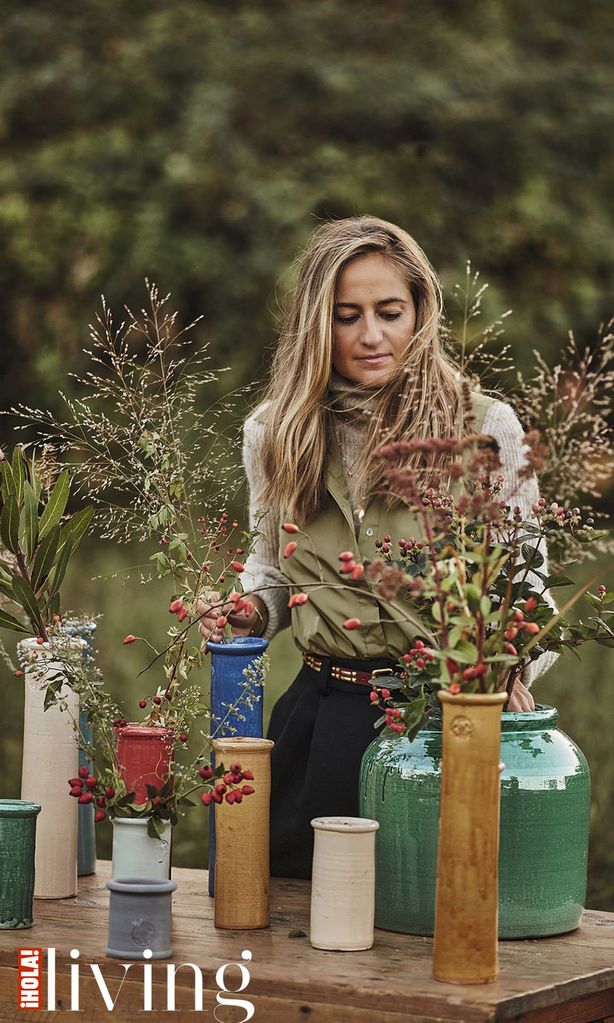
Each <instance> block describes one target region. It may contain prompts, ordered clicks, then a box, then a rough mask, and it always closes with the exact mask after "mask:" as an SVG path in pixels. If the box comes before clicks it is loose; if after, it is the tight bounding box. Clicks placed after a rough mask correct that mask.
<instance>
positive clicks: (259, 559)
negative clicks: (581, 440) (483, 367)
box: [241, 401, 558, 686]
mask: <svg viewBox="0 0 614 1023" xmlns="http://www.w3.org/2000/svg"><path fill="white" fill-rule="evenodd" d="M258 411H260V410H259V409H257V410H256V411H255V412H254V413H253V414H252V415H251V416H249V418H248V419H247V420H246V422H245V426H244V431H243V463H244V466H245V472H246V475H247V481H248V484H249V492H250V501H249V517H250V528H251V527H253V526H254V524H255V522H256V520H257V518H258V515H260V516H261V517H260V518H259V523H258V529H259V531H260V532H261V533H262V536H261V537H260V538H259V539H258V542H257V544H256V547H255V549H254V550H253V552H252V553H251V554H250V556H249V558H248V559H247V561H246V563H245V571H244V572H243V574H242V576H241V582H242V585H243V589H244V591H245V592H249V591H253V590H255V589H258V590H259V594H258V595H259V596H260V597H261V598H262V600H263V601H264V603H265V604H266V607H267V610H268V613H269V621H268V626H267V630H266V632H265V637H266V638H267V639H272V637H273V636H275V635H276V633H277V632H279V631H280V630H281V629H285V628H286V627H287V626H288V625H289V624H290V611H289V609H288V598H289V595H290V590H289V588H288V580H287V579H286V577H285V575H284V574H283V572H282V571H281V569H280V567H279V561H278V548H279V530H280V527H281V522H280V521H279V519H278V518H276V516H275V515H274V514H273V513H272V512H270V511H265V512H264V515H262V514H261V509H259V508H258V505H257V503H256V501H255V497H254V495H256V494H258V493H259V492H260V490H261V489H262V485H263V471H262V464H261V460H260V449H261V444H262V437H263V432H264V425H263V424H262V423H260V422H258V421H257V420H256V418H255V416H256V415H257V413H258ZM337 428H338V436H339V441H340V444H341V450H342V454H343V461H344V463H345V464H347V465H352V463H353V462H354V460H355V458H356V455H357V453H358V454H359V453H360V450H359V444H360V434H359V433H358V435H357V431H356V430H355V429H354V428H350V429H348V428H346V427H345V426H344V424H343V423H342V422H341V421H340V422H339V423H338V427H337ZM482 432H483V433H486V434H489V435H490V436H491V437H494V438H495V440H496V441H497V443H498V445H499V458H500V461H501V470H500V471H501V473H502V474H503V476H504V477H505V484H504V489H503V491H502V494H501V500H505V501H506V502H507V503H508V504H511V505H512V507H514V506H515V505H518V506H519V508H520V510H521V512H522V516H523V518H526V519H530V518H531V517H532V515H533V513H532V507H533V505H534V504H535V502H536V501H537V499H538V497H539V491H538V486H537V479H536V478H535V476H531V477H530V478H528V479H524V480H521V479H520V478H519V471H520V469H521V468H522V466H523V465H524V463H525V452H524V450H523V448H524V445H523V438H524V431H523V429H522V426H521V425H520V422H519V420H518V419H517V417H516V415H515V413H514V411H513V410H512V408H511V407H510V406H509V405H506V404H505V403H504V402H502V401H494V402H493V403H492V405H490V407H489V408H488V410H487V412H486V415H485V417H484V422H483V426H482ZM348 487H349V492H350V496H351V497H352V496H355V495H353V494H352V479H350V478H349V479H348ZM257 513H258V514H257ZM540 551H541V553H542V554H543V556H544V565H543V568H542V571H543V573H544V574H547V573H548V558H547V551H546V549H545V545H544V544H542V546H541V547H540ZM531 575H532V573H529V576H528V578H529V580H531ZM532 581H533V582H537V581H538V580H537V579H536V578H535V576H533V579H532ZM271 586H275V587H278V588H276V589H269V590H266V589H264V590H262V587H271ZM544 596H545V598H546V599H547V600H548V602H549V603H550V604H551V605H552V606H553V607H554V608H556V604H555V601H554V599H553V598H552V596H551V594H550V593H549V592H548V591H546V593H545V594H544ZM557 657H558V654H556V653H551V652H546V653H545V654H542V656H541V657H538V658H537V659H536V660H535V661H533V662H531V663H530V664H528V665H527V667H526V668H525V669H524V671H523V673H522V681H523V682H524V684H525V685H526V686H530V685H531V683H532V682H533V681H534V680H535V679H536V678H538V677H539V676H540V675H543V674H544V672H545V671H547V670H548V668H550V667H551V666H552V665H553V664H554V662H555V661H556V659H557Z"/></svg>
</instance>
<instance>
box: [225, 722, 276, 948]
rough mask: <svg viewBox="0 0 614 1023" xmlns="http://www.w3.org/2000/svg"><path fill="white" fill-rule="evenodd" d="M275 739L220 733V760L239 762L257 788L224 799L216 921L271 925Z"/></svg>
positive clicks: (246, 926)
mask: <svg viewBox="0 0 614 1023" xmlns="http://www.w3.org/2000/svg"><path fill="white" fill-rule="evenodd" d="M273 745H274V744H273V742H272V741H271V740H270V739H251V738H241V737H235V738H232V739H215V740H214V742H213V749H214V750H215V763H216V766H219V765H220V764H222V763H223V764H224V767H226V768H228V767H229V766H230V764H231V763H233V762H239V763H240V764H241V766H242V767H243V768H244V769H245V768H249V770H250V771H252V772H253V774H254V781H253V783H251V784H252V787H253V788H254V790H255V791H254V792H253V793H252V794H251V795H248V796H245V797H244V798H243V801H242V802H241V803H240V804H233V805H232V806H230V805H229V804H228V803H226V802H225V801H224V802H222V803H220V804H219V805H218V806H217V807H216V814H215V846H216V853H215V907H214V923H215V926H216V927H222V928H224V929H228V930H252V929H254V928H258V927H268V926H269V882H270V854H269V812H270V801H271V750H272V749H273Z"/></svg>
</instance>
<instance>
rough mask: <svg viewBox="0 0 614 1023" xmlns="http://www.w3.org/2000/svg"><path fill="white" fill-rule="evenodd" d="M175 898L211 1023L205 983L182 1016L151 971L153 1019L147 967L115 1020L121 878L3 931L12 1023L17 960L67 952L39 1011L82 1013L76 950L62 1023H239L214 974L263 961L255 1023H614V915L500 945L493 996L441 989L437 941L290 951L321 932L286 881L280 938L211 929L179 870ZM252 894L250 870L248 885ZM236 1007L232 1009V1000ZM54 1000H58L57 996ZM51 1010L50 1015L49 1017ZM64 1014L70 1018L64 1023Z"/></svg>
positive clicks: (276, 919) (187, 981) (201, 876)
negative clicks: (114, 897)
mask: <svg viewBox="0 0 614 1023" xmlns="http://www.w3.org/2000/svg"><path fill="white" fill-rule="evenodd" d="M173 876H174V878H175V880H176V881H177V885H178V887H177V891H176V892H175V896H174V909H173V956H172V959H171V960H169V961H168V962H169V963H173V964H175V965H178V964H180V963H186V962H187V963H194V964H196V965H198V966H200V968H201V970H202V974H203V983H204V988H205V994H204V1007H203V1011H202V1012H198V1013H196V1012H195V1011H194V971H193V970H192V969H189V968H187V969H183V970H180V971H179V972H178V973H177V981H176V984H177V995H176V1009H177V1011H175V1012H172V1011H167V1010H166V1008H165V1006H166V1004H167V1001H166V998H167V989H166V976H167V973H166V966H167V963H166V962H164V963H155V964H154V965H153V978H154V987H153V1011H149V1012H147V1014H146V1015H143V965H142V964H140V963H135V964H134V965H133V966H131V967H130V972H129V973H128V974H127V975H126V979H125V981H124V984H123V986H122V988H121V991H120V993H119V995H118V997H117V1001H116V1005H115V1008H114V1010H113V1012H112V1013H109V1012H108V1011H107V1010H106V1009H105V1006H104V1003H103V1000H102V997H101V994H100V991H99V988H98V986H97V985H96V982H95V979H94V976H93V974H92V972H91V970H90V964H91V963H97V964H98V965H99V966H100V969H101V971H102V975H103V977H104V980H105V982H106V983H107V985H108V988H109V992H110V994H111V995H112V996H114V995H115V993H116V991H117V988H118V984H119V981H120V980H121V978H122V976H123V975H124V967H123V965H122V963H121V962H120V961H118V960H113V959H109V958H108V957H106V956H105V954H104V949H105V947H106V939H107V904H108V892H107V890H106V888H105V880H106V879H107V878H108V877H109V864H108V863H106V862H101V863H99V865H98V873H97V874H96V875H93V876H92V877H85V878H81V879H80V890H79V895H78V897H77V898H76V899H64V900H59V901H52V902H44V901H37V902H36V904H35V919H36V924H35V927H34V928H32V929H31V930H25V931H0V1020H1V1021H2V1023H4V1021H9V1020H10V1021H17V1020H19V1021H22V1023H23V1020H24V1018H28V1017H32V1013H31V1012H29V1011H24V1010H18V1009H17V1007H16V991H17V973H16V949H18V948H20V947H28V946H29V945H30V944H32V946H34V947H40V948H43V949H45V950H46V949H47V948H50V947H51V948H55V949H56V950H57V951H56V957H57V965H56V999H57V1000H56V1005H57V1010H60V1013H61V1014H59V1013H58V1011H55V1012H48V1011H46V1010H43V1011H39V1012H37V1013H36V1015H35V1016H34V1017H33V1018H34V1019H35V1020H36V1023H52V1021H57V1023H61V1020H62V1016H63V1012H68V1011H69V1010H70V1004H71V1002H70V980H69V974H70V963H71V960H70V958H69V953H70V950H71V949H73V948H77V949H78V950H79V952H80V958H79V964H80V1009H81V1011H80V1013H79V1015H73V1014H71V1015H70V1016H66V1017H64V1018H65V1019H71V1018H72V1019H77V1020H81V1021H86V1023H89V1021H92V1023H94V1021H95V1023H98V1021H99V1020H103V1019H109V1018H110V1019H112V1020H131V1021H132V1023H136V1020H145V1021H162V1020H172V1019H175V1018H180V1019H181V1020H182V1021H187V1020H188V1019H189V1020H196V1019H202V1020H205V1021H207V1023H209V1021H213V1020H214V1015H213V1012H214V1009H216V1008H217V1014H218V1016H217V1018H218V1020H219V1023H238V1021H242V1020H244V1019H245V1016H246V1013H245V1010H243V1009H239V1008H237V1007H236V1006H233V1007H231V1006H228V1005H219V1004H218V1003H217V1002H216V993H217V992H219V991H220V988H219V986H218V984H217V983H216V972H217V970H218V969H219V968H220V967H221V966H223V965H224V964H225V963H233V962H237V961H240V959H241V953H242V952H243V950H247V949H249V950H250V951H251V952H252V956H253V959H252V962H251V963H250V964H249V969H250V974H251V978H250V981H249V984H248V986H247V988H246V989H245V990H244V992H243V993H242V995H236V997H237V998H241V997H243V998H247V999H248V1000H249V1001H251V1002H252V1003H253V1005H254V1008H255V1015H254V1016H253V1019H254V1020H255V1021H256V1023H295V1021H296V1023H299V1021H303V1023H401V1021H403V1023H405V1021H406V1023H449V1021H450V1023H451V1021H457V1020H467V1021H476V1023H477V1021H483V1020H517V1021H521V1020H522V1021H524V1023H538V1021H539V1023H588V1021H592V1020H607V1019H608V1018H609V1017H612V1020H611V1023H614V914H609V913H597V912H587V913H586V914H585V916H584V919H583V923H582V926H581V927H580V928H579V929H578V930H577V931H575V932H574V933H572V934H568V935H564V936H563V937H560V938H540V939H538V940H534V941H505V942H501V944H500V946H499V950H500V973H499V978H498V979H497V981H496V982H495V983H494V984H488V985H483V986H457V985H450V984H440V983H437V982H436V981H434V980H432V979H431V940H430V939H428V938H417V937H411V936H408V935H402V934H393V933H392V932H388V931H381V930H376V932H375V945H374V947H373V948H372V949H370V950H369V951H368V952H320V951H317V950H316V949H313V948H312V947H311V945H310V944H309V939H308V938H307V937H292V938H291V937H289V933H290V932H291V931H295V930H302V931H308V930H309V884H308V883H307V882H305V881H284V880H274V881H273V883H272V893H271V926H270V928H268V929H266V930H260V931H220V930H216V929H215V928H214V926H213V901H212V900H211V899H210V898H209V897H208V895H207V894H206V893H207V875H206V872H205V871H197V870H174V871H173ZM237 878H238V880H237V885H240V880H239V878H240V870H238V871H237ZM226 982H227V985H228V987H229V988H232V989H235V990H236V988H237V987H238V985H239V971H238V969H237V967H234V968H232V969H231V970H229V971H227V972H226ZM228 997H232V995H230V996H228ZM45 998H46V995H45ZM45 1004H46V1003H45ZM62 1010H63V1012H62Z"/></svg>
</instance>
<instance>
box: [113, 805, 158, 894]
mask: <svg viewBox="0 0 614 1023" xmlns="http://www.w3.org/2000/svg"><path fill="white" fill-rule="evenodd" d="M148 820H149V818H147V817H115V819H114V820H113V860H112V864H111V877H112V878H114V879H115V880H117V879H118V878H119V879H121V878H126V877H147V878H159V879H162V880H166V879H168V878H169V877H170V872H171V824H170V821H164V822H163V823H162V837H161V838H151V837H150V836H149V835H148V834H147V824H148Z"/></svg>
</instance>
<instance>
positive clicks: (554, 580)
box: [543, 575, 573, 589]
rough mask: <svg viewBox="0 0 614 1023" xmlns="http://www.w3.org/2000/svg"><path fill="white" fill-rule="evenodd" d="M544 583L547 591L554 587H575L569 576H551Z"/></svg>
mask: <svg viewBox="0 0 614 1023" xmlns="http://www.w3.org/2000/svg"><path fill="white" fill-rule="evenodd" d="M543 582H544V586H545V587H546V589H552V587H553V586H573V579H570V578H569V576H568V575H549V576H547V578H546V579H544V580H543Z"/></svg>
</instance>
